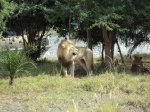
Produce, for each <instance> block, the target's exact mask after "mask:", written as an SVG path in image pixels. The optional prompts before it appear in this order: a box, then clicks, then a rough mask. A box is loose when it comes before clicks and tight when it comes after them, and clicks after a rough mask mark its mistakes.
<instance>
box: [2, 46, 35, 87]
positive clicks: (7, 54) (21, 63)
mask: <svg viewBox="0 0 150 112" xmlns="http://www.w3.org/2000/svg"><path fill="white" fill-rule="evenodd" d="M0 57H1V60H0V63H1V66H2V67H1V69H2V70H1V71H3V72H4V73H3V74H7V75H8V76H9V77H10V81H9V84H10V85H12V84H13V80H14V76H15V75H17V74H18V73H20V72H29V71H30V69H32V68H35V67H36V66H35V63H34V62H33V61H32V60H31V59H29V58H28V57H27V56H26V52H25V50H22V51H18V50H15V51H10V49H9V48H7V49H6V50H5V51H1V52H0Z"/></svg>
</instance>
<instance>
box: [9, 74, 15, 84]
mask: <svg viewBox="0 0 150 112" xmlns="http://www.w3.org/2000/svg"><path fill="white" fill-rule="evenodd" d="M13 83H14V75H10V80H9V85H12V84H13Z"/></svg>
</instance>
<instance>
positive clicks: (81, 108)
mask: <svg viewBox="0 0 150 112" xmlns="http://www.w3.org/2000/svg"><path fill="white" fill-rule="evenodd" d="M59 69H60V68H59V66H58V63H57V61H55V60H53V61H48V62H47V63H38V68H37V69H35V70H33V71H32V72H31V73H30V74H27V75H26V74H24V75H21V76H17V77H16V78H15V81H14V85H12V86H9V84H8V79H7V77H5V78H1V79H0V111H6V110H7V111H8V112H9V111H18V112H19V111H21V112H134V111H136V112H141V111H144V112H148V111H149V110H150V101H149V99H150V94H149V91H150V76H149V75H148V74H143V75H141V74H136V75H134V74H130V72H124V71H122V72H121V70H120V71H119V73H109V72H103V73H101V72H100V73H99V74H97V75H94V76H89V77H86V76H85V77H80V78H79V77H76V78H74V79H73V78H71V76H67V77H62V76H60V74H59V73H60V72H59ZM119 69H121V68H119Z"/></svg>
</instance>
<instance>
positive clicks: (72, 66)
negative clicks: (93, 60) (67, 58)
mask: <svg viewBox="0 0 150 112" xmlns="http://www.w3.org/2000/svg"><path fill="white" fill-rule="evenodd" d="M74 68H75V64H74V61H73V62H72V63H71V76H72V77H73V78H74Z"/></svg>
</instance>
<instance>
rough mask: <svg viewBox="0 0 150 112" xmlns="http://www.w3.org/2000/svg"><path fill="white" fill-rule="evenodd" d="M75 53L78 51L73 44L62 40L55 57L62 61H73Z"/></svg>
mask: <svg viewBox="0 0 150 112" xmlns="http://www.w3.org/2000/svg"><path fill="white" fill-rule="evenodd" d="M77 53H78V49H77V48H76V47H75V44H74V42H72V41H71V40H62V41H61V43H60V44H59V46H58V50H57V55H58V58H59V59H61V60H63V61H66V62H70V61H73V60H74V58H75V57H76V55H77Z"/></svg>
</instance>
